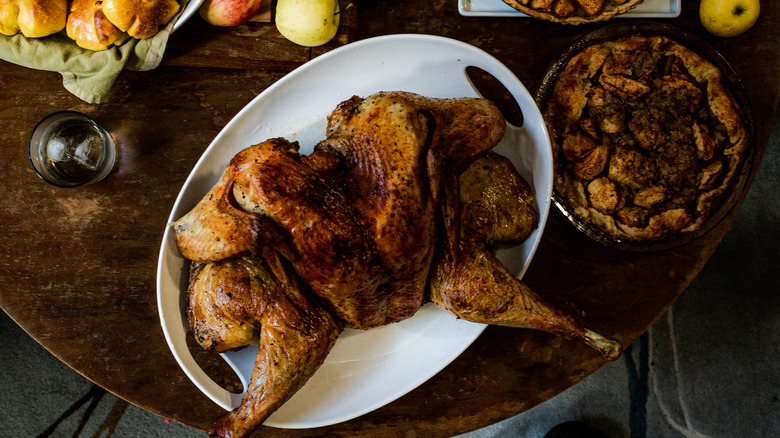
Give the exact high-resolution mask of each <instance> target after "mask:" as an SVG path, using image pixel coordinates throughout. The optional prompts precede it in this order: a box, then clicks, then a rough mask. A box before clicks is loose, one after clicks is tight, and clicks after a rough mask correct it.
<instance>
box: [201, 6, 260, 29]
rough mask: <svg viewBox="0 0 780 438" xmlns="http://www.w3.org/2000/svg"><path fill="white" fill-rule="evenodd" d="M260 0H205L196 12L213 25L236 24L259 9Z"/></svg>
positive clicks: (247, 19) (244, 21)
mask: <svg viewBox="0 0 780 438" xmlns="http://www.w3.org/2000/svg"><path fill="white" fill-rule="evenodd" d="M260 3H261V0H205V1H204V2H203V4H202V5H200V8H199V9H198V14H200V16H201V17H203V19H204V20H206V22H207V23H209V24H213V25H214V26H238V25H239V24H244V23H246V22H247V21H249V19H250V18H252V17H254V16H255V15H257V13H258V12H259V11H260Z"/></svg>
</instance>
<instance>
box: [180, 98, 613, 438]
mask: <svg viewBox="0 0 780 438" xmlns="http://www.w3.org/2000/svg"><path fill="white" fill-rule="evenodd" d="M505 126H506V123H505V121H504V119H503V117H502V115H501V113H500V112H499V111H498V109H497V108H496V107H495V106H494V105H493V104H492V103H491V102H489V101H487V100H485V99H478V98H462V99H437V98H428V97H423V96H419V95H416V94H413V93H408V92H382V93H377V94H375V95H372V96H368V97H366V98H359V97H353V98H351V99H349V100H346V101H344V102H342V103H341V104H340V105H338V107H337V108H336V109H335V110H334V111H333V113H332V114H331V115H330V116H329V117H328V124H327V132H326V136H325V139H324V140H323V141H321V142H320V143H319V144H318V145H316V147H315V150H314V152H312V153H311V154H309V155H301V154H299V152H298V145H297V144H296V143H291V142H289V141H287V140H284V139H280V138H277V139H270V140H267V141H265V142H263V143H260V144H257V145H254V146H251V147H248V148H246V149H244V150H243V151H241V152H239V153H238V154H236V155H235V156H234V157H233V159H232V160H231V161H230V163H229V164H228V166H227V168H226V169H225V171H224V173H223V175H222V176H221V177H220V179H219V181H218V182H217V183H216V185H215V186H214V187H213V188H212V189H211V190H210V191H209V193H208V194H207V195H206V196H205V197H204V198H203V199H202V200H201V201H200V202H199V203H198V204H197V205H196V206H195V208H194V209H193V210H192V211H190V212H189V213H187V214H186V215H184V216H183V217H182V218H180V219H179V220H177V221H176V222H175V223H174V224H173V227H174V229H175V231H176V235H177V241H178V245H179V248H180V250H181V253H182V255H183V256H184V257H185V258H187V259H189V260H192V261H193V263H194V264H193V266H194V268H193V270H192V279H191V281H190V286H189V289H188V298H189V304H188V309H189V323H190V327H191V330H192V331H193V333H194V335H195V337H196V339H197V340H198V342H199V343H200V344H201V345H202V346H203V347H204V348H206V349H207V350H212V351H218V352H221V351H228V350H230V349H233V348H239V347H242V346H245V345H258V343H259V346H260V351H259V355H258V359H257V364H256V365H255V374H256V375H253V377H252V383H251V384H250V385H249V387H248V388H247V392H246V395H245V396H244V399H243V401H242V404H241V405H240V406H239V407H238V408H237V409H236V410H234V411H233V412H231V413H229V414H227V415H225V416H223V417H221V418H220V419H218V420H217V421H216V423H215V424H214V430H213V431H212V434H213V435H215V436H231V437H233V436H246V435H248V434H250V433H251V432H252V430H253V429H254V428H255V427H257V426H258V425H259V424H261V423H262V421H264V420H265V419H266V418H267V417H268V416H269V415H270V414H271V413H273V411H274V410H275V409H276V408H278V407H279V406H280V405H281V403H283V402H284V401H285V400H286V399H287V398H289V397H290V396H291V395H292V394H293V393H294V392H295V391H296V390H297V389H298V388H299V387H300V386H301V385H302V384H303V382H305V381H306V380H307V379H308V378H309V377H310V376H311V374H312V373H313V372H314V370H316V368H317V367H318V366H319V365H320V364H321V363H322V361H324V359H325V357H326V355H327V353H328V351H329V350H330V348H331V346H332V344H333V342H334V340H335V337H336V336H337V335H338V333H340V331H341V329H342V327H343V326H350V327H354V328H358V329H369V328H372V327H376V326H380V325H384V324H389V323H392V322H396V321H400V320H403V319H406V318H409V317H411V316H412V315H414V314H415V312H416V311H417V310H418V309H419V308H420V306H421V305H422V304H423V303H424V302H425V301H426V300H427V299H430V300H431V301H433V302H434V303H436V304H437V305H438V306H439V307H441V308H442V309H444V310H446V311H448V312H451V313H453V314H455V315H456V316H458V317H459V318H463V319H466V320H470V321H475V322H482V323H488V324H502V325H508V326H514V327H525V328H534V329H539V330H544V331H548V332H551V333H555V334H557V335H562V336H564V337H568V338H574V339H580V340H582V341H584V342H586V343H588V344H589V345H591V346H593V347H594V348H595V349H596V350H598V351H599V352H601V353H602V354H603V355H604V356H605V357H606V358H608V359H614V358H616V357H617V355H619V353H620V346H619V344H617V343H616V342H615V341H611V340H607V339H606V338H603V337H601V336H600V335H597V334H595V333H593V332H591V331H589V330H587V329H585V328H584V326H583V324H582V321H581V319H580V318H579V315H577V314H575V313H569V312H564V311H562V310H560V309H558V308H556V307H554V306H552V305H550V304H548V303H546V302H544V300H542V299H541V298H540V297H539V296H538V295H536V294H535V293H533V292H532V291H531V290H530V289H529V288H528V287H527V286H526V285H525V284H523V283H522V282H521V281H520V280H518V279H517V278H515V277H514V276H513V275H511V273H509V271H508V270H507V269H506V268H505V267H504V266H502V265H501V263H500V262H499V261H498V259H497V258H496V257H495V255H494V254H493V251H494V250H495V248H496V246H497V245H499V244H503V243H518V242H522V240H523V239H525V238H526V237H527V235H528V233H530V232H531V231H532V230H533V229H534V228H535V227H536V225H537V215H536V211H535V206H534V199H533V195H532V192H531V190H530V188H529V187H528V185H527V183H526V182H525V181H524V180H523V179H522V178H521V177H520V175H519V174H518V173H517V171H516V170H515V169H514V167H513V166H512V164H511V162H510V161H509V160H507V159H506V158H503V157H501V156H499V155H497V154H495V153H493V152H490V149H492V148H493V146H495V145H496V144H497V143H498V142H499V141H500V140H501V138H502V136H503V132H504V129H505ZM277 301H278V303H279V305H272V304H271V303H275V302H277ZM282 334H291V335H285V336H282ZM306 345H309V346H308V347H307V346H306ZM296 367H299V368H300V369H299V371H300V373H296V372H295V368H296ZM274 380H282V381H280V382H275V381H274Z"/></svg>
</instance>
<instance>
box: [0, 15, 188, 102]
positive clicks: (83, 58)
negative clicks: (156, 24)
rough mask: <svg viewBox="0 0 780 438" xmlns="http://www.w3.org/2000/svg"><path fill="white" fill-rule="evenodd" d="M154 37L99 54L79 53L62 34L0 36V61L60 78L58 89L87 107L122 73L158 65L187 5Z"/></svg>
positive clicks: (103, 96) (83, 51)
mask: <svg viewBox="0 0 780 438" xmlns="http://www.w3.org/2000/svg"><path fill="white" fill-rule="evenodd" d="M180 3H181V7H180V8H179V12H177V14H176V16H175V17H173V19H172V20H171V21H170V22H169V23H168V25H167V26H165V28H164V29H161V30H160V31H159V32H158V33H157V34H156V35H155V36H153V37H151V38H147V39H144V40H138V39H135V38H131V39H130V40H128V41H127V42H125V43H124V44H122V45H121V46H119V47H112V48H110V49H107V50H102V51H98V52H95V51H92V50H87V49H82V48H81V47H79V46H77V45H76V43H75V41H73V40H72V39H70V38H69V37H68V36H67V34H66V33H65V31H64V30H63V31H61V32H58V33H56V34H53V35H49V36H47V37H44V38H25V37H24V36H23V35H22V34H16V35H14V36H10V37H9V36H5V35H0V59H3V60H5V61H8V62H12V63H14V64H18V65H21V66H24V67H28V68H33V69H36V70H47V71H56V72H59V73H60V74H62V85H63V86H64V87H65V89H66V90H68V91H70V92H71V93H73V94H74V95H76V96H77V97H79V98H80V99H82V100H84V101H86V102H88V103H100V102H103V101H104V100H105V98H106V96H107V95H108V93H109V91H111V86H112V85H113V84H114V81H115V80H116V78H117V76H119V73H120V72H121V71H122V69H128V70H137V71H146V70H152V69H154V68H156V67H157V66H158V65H160V61H161V60H162V57H163V53H164V52H165V46H166V45H167V44H168V37H169V36H170V34H171V31H172V30H173V25H174V23H176V20H178V19H179V16H180V15H181V13H182V11H183V10H184V8H185V7H186V6H187V2H186V1H183V2H180Z"/></svg>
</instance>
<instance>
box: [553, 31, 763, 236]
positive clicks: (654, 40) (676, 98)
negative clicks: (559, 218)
mask: <svg viewBox="0 0 780 438" xmlns="http://www.w3.org/2000/svg"><path fill="white" fill-rule="evenodd" d="M543 111H544V116H545V122H546V123H547V127H548V131H549V134H550V139H551V143H552V147H553V155H554V159H555V162H556V169H555V173H556V175H555V192H556V196H558V197H559V198H562V202H565V203H567V204H568V211H569V212H572V213H573V214H574V215H575V216H576V217H578V218H579V219H581V220H582V221H584V222H586V223H588V224H590V225H591V226H595V227H597V228H598V229H600V230H601V231H603V232H605V233H607V234H608V235H609V236H611V237H612V238H614V239H617V240H619V241H633V242H646V241H655V240H659V239H666V238H669V237H672V236H676V235H681V234H684V233H691V232H693V231H697V230H700V229H701V228H702V225H703V224H704V223H705V221H707V219H708V218H710V217H711V216H712V215H713V213H714V212H715V211H716V210H717V208H718V206H719V205H720V204H721V203H722V199H723V197H724V193H726V191H727V190H729V188H730V187H731V186H733V185H734V184H735V180H736V179H737V176H738V170H739V169H740V167H741V164H742V162H743V161H744V160H745V159H746V157H747V155H748V154H747V150H748V147H749V133H748V129H747V128H746V123H745V118H744V115H743V112H742V111H741V109H740V106H739V105H738V104H737V102H736V100H735V99H734V97H733V95H732V94H731V92H730V91H729V89H728V85H727V82H726V79H725V77H724V74H723V73H722V72H721V70H720V69H718V68H717V67H716V66H715V65H713V64H712V63H711V62H709V61H707V60H706V59H704V58H703V57H701V56H699V55H698V54H696V53H694V52H693V51H691V50H689V49H688V48H686V47H684V46H682V45H681V44H679V43H677V42H675V41H672V40H671V39H669V38H667V37H663V36H634V37H626V38H622V39H618V40H615V41H609V42H604V43H599V44H594V45H591V46H589V47H586V48H585V49H583V50H582V51H580V52H579V53H577V54H576V55H574V56H573V57H572V58H571V59H570V60H569V61H568V63H567V64H566V65H565V67H564V68H563V70H562V71H561V73H560V74H559V76H558V77H557V80H555V82H554V88H553V89H552V93H551V94H550V97H549V99H548V100H547V102H546V104H545V106H544V109H543Z"/></svg>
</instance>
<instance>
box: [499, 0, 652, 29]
mask: <svg viewBox="0 0 780 438" xmlns="http://www.w3.org/2000/svg"><path fill="white" fill-rule="evenodd" d="M503 1H504V3H506V4H508V5H509V6H511V7H513V8H515V9H517V10H518V11H520V12H522V13H524V14H526V15H530V16H531V17H534V18H539V19H542V20H547V21H552V22H554V23H561V24H584V23H593V22H596V21H604V20H609V19H610V18H612V17H614V16H615V15H618V14H622V13H625V12H628V11H630V10H631V9H634V8H635V7H637V5H639V4H640V3H642V1H643V0H503Z"/></svg>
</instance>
